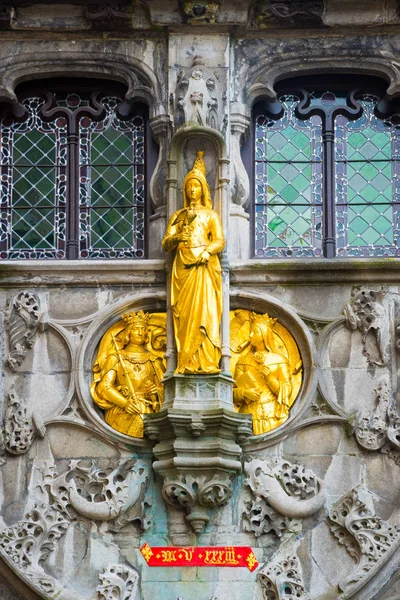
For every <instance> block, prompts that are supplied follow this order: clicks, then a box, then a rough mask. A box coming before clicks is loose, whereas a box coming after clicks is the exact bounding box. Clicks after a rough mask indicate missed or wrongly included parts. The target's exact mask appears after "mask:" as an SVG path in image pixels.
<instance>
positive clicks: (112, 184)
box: [0, 81, 148, 259]
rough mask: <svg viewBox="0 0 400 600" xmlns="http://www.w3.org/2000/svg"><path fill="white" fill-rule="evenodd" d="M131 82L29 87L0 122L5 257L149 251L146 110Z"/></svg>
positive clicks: (0, 246)
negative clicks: (130, 98) (129, 93)
mask: <svg viewBox="0 0 400 600" xmlns="http://www.w3.org/2000/svg"><path fill="white" fill-rule="evenodd" d="M124 93H125V89H124V87H123V86H121V85H119V84H113V85H109V86H108V85H107V84H105V83H104V82H96V83H95V84H93V83H92V84H91V86H90V88H89V87H88V85H87V84H86V85H85V84H83V85H82V84H81V83H79V82H78V83H77V82H76V81H64V82H63V83H62V84H60V83H58V84H57V83H54V85H53V84H51V85H49V84H47V86H46V87H44V86H40V87H39V86H35V87H34V88H33V87H30V88H27V87H25V88H24V89H22V90H21V91H20V92H19V94H18V99H19V105H18V106H17V107H13V109H12V112H11V111H10V109H7V107H3V111H2V119H1V121H0V128H1V147H0V152H1V154H0V158H1V197H0V198H1V230H0V257H1V258H3V259H4V258H6V259H36V258H48V259H64V258H70V259H78V258H82V259H83V258H88V259H91V258H142V257H144V256H145V250H146V248H145V242H146V240H145V237H146V236H145V223H146V216H147V201H146V199H147V187H148V186H147V185H146V160H145V158H146V155H145V153H146V123H147V120H146V113H145V110H144V108H143V107H140V106H138V105H135V104H129V103H127V102H124Z"/></svg>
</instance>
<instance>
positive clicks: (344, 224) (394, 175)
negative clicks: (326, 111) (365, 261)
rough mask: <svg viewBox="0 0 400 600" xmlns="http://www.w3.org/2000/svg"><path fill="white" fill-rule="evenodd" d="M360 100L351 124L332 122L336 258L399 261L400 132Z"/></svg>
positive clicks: (369, 101) (340, 120)
mask: <svg viewBox="0 0 400 600" xmlns="http://www.w3.org/2000/svg"><path fill="white" fill-rule="evenodd" d="M376 100H377V99H376V98H374V97H369V96H364V97H363V98H362V99H361V103H362V107H363V113H362V115H361V117H360V118H359V119H357V120H356V121H348V120H347V119H346V117H344V116H339V117H338V118H337V119H336V129H335V161H336V190H335V191H336V211H337V212H336V216H337V219H336V225H337V253H338V255H339V256H398V255H399V254H400V252H399V248H398V240H399V226H400V222H399V207H400V204H399V201H400V196H399V192H400V181H399V176H400V163H399V162H398V161H399V159H400V130H399V129H398V128H397V127H396V126H395V125H394V124H393V123H392V122H391V121H390V119H388V120H381V119H378V118H377V117H376V116H375V115H374V107H375V104H376Z"/></svg>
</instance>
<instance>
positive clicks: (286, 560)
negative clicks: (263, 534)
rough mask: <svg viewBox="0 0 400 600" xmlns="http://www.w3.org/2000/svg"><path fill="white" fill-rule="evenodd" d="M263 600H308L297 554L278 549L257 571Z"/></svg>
mask: <svg viewBox="0 0 400 600" xmlns="http://www.w3.org/2000/svg"><path fill="white" fill-rule="evenodd" d="M259 581H260V583H261V588H262V591H263V598H264V600H291V599H292V598H296V599H299V600H308V599H309V595H308V594H307V593H306V591H305V588H304V581H303V572H302V569H301V564H300V561H299V558H298V556H297V555H296V554H295V553H294V552H293V551H292V552H290V551H287V552H286V553H285V552H283V551H278V552H277V553H276V554H275V555H274V556H273V557H272V559H271V560H270V561H268V563H267V564H266V565H265V566H264V567H262V569H261V570H260V572H259Z"/></svg>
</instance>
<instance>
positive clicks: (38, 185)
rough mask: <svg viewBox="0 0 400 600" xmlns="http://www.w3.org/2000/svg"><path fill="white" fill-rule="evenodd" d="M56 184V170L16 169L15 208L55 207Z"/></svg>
mask: <svg viewBox="0 0 400 600" xmlns="http://www.w3.org/2000/svg"><path fill="white" fill-rule="evenodd" d="M55 184H56V174H55V170H54V169H44V168H42V169H39V168H27V169H21V168H20V169H14V185H13V192H12V194H13V195H12V199H13V200H12V201H13V206H14V207H15V208H17V207H18V208H22V207H29V206H32V207H33V206H36V207H53V206H54V201H55V200H54V198H55Z"/></svg>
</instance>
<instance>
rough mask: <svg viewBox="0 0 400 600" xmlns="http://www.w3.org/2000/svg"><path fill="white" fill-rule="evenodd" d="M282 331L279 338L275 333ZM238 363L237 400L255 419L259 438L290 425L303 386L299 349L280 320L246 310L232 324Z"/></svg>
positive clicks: (235, 398) (245, 411) (235, 397)
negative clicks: (292, 407)
mask: <svg viewBox="0 0 400 600" xmlns="http://www.w3.org/2000/svg"><path fill="white" fill-rule="evenodd" d="M275 328H276V329H277V330H279V334H278V333H277V331H275ZM231 345H232V350H233V352H236V353H240V356H239V358H238V359H237V360H236V361H235V362H236V365H235V368H234V379H235V388H234V390H233V398H234V402H235V405H236V408H237V410H238V412H241V413H248V414H251V415H252V416H253V432H254V434H255V435H258V434H260V433H265V432H267V431H271V430H272V429H275V428H276V427H278V426H279V425H281V424H282V423H284V422H285V421H286V419H287V418H288V416H289V409H290V407H291V406H292V404H293V402H294V400H295V398H296V396H297V393H298V391H299V388H300V385H301V360H300V355H299V352H298V349H297V346H296V344H295V342H294V340H293V338H292V336H291V335H290V334H289V332H288V331H287V330H286V329H284V328H283V327H282V326H281V325H279V324H278V323H277V319H273V318H271V317H269V315H268V314H264V315H259V314H256V313H250V312H249V311H246V310H240V311H236V313H235V317H234V319H233V320H232V322H231Z"/></svg>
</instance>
